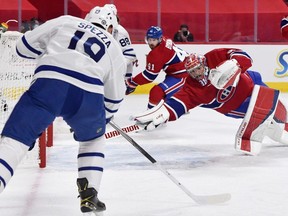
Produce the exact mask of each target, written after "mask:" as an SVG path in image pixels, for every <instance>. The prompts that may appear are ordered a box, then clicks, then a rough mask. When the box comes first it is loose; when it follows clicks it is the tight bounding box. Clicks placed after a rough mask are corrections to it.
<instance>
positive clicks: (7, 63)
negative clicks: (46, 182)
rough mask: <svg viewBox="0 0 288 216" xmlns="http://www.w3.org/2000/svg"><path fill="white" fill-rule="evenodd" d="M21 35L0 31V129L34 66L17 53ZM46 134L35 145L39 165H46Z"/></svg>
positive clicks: (26, 85)
mask: <svg viewBox="0 0 288 216" xmlns="http://www.w3.org/2000/svg"><path fill="white" fill-rule="evenodd" d="M21 36H22V33H20V32H16V31H7V32H5V33H0V131H2V129H3V126H4V124H5V122H6V121H7V118H8V117H9V115H10V114H11V111H12V110H13V108H14V106H15V104H16V103H17V101H18V100H19V98H20V96H21V95H22V94H23V93H24V91H25V90H26V89H27V88H28V87H29V86H30V83H31V81H32V78H33V72H34V69H35V66H36V62H35V61H33V60H30V59H24V58H21V57H19V56H18V55H17V53H16V42H17V40H18V39H19V38H20V37H21ZM48 136H51V134H49V133H45V132H44V133H43V135H42V136H41V138H40V139H39V140H40V141H41V142H42V143H41V142H40V143H39V145H35V150H34V151H35V152H37V154H36V156H35V157H36V160H37V161H38V162H39V165H40V167H45V166H46V154H45V155H43V154H44V153H45V151H46V147H45V146H46V144H47V138H48ZM51 141H52V140H51ZM37 143H38V142H37ZM50 145H51V144H50ZM43 146H44V148H43ZM41 151H42V152H41ZM43 151H44V153H43ZM34 154H35V153H34Z"/></svg>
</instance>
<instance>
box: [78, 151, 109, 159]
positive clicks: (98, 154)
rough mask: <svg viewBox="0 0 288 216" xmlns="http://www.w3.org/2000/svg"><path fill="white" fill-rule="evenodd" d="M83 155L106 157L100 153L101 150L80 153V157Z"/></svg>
mask: <svg viewBox="0 0 288 216" xmlns="http://www.w3.org/2000/svg"><path fill="white" fill-rule="evenodd" d="M81 157H102V158H104V157H105V156H104V154H103V153H100V152H87V153H82V154H78V158H81Z"/></svg>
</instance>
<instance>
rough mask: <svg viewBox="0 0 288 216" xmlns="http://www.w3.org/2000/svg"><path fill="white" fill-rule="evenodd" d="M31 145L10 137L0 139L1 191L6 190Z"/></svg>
mask: <svg viewBox="0 0 288 216" xmlns="http://www.w3.org/2000/svg"><path fill="white" fill-rule="evenodd" d="M28 149H29V147H28V146H27V145H24V144H23V143H21V142H18V141H16V140H14V139H11V138H9V137H2V138H1V139H0V181H1V186H0V193H1V192H2V191H3V190H4V188H5V187H6V185H7V184H8V182H9V181H10V179H11V177H12V176H13V174H14V171H15V169H16V167H17V166H18V164H19V163H20V162H21V160H22V159H23V157H24V156H25V154H26V153H27V152H28Z"/></svg>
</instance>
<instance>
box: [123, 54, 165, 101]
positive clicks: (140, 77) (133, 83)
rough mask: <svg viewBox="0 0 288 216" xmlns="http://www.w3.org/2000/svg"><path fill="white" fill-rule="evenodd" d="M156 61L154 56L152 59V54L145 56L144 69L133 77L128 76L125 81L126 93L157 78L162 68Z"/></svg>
mask: <svg viewBox="0 0 288 216" xmlns="http://www.w3.org/2000/svg"><path fill="white" fill-rule="evenodd" d="M157 61H158V60H157V59H156V58H154V59H153V57H152V56H150V55H148V56H147V63H146V68H145V70H144V71H142V72H141V73H139V74H137V75H136V76H135V77H130V78H128V79H127V80H126V81H125V82H126V86H127V90H126V95H128V94H130V93H132V92H134V91H135V89H136V87H137V86H138V85H144V84H147V83H151V82H153V81H154V80H155V79H156V78H157V76H158V75H159V73H160V71H161V69H162V68H161V67H160V64H159V63H158V62H157Z"/></svg>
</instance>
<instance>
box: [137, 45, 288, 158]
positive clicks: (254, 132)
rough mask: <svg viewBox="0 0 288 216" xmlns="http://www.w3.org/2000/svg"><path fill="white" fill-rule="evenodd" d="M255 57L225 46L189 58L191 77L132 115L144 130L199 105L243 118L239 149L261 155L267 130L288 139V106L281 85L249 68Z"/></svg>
mask: <svg viewBox="0 0 288 216" xmlns="http://www.w3.org/2000/svg"><path fill="white" fill-rule="evenodd" d="M251 65H252V59H251V57H250V56H249V55H248V54H247V53H246V52H244V51H243V50H240V49H229V48H221V49H215V50H212V51H210V52H208V53H206V54H205V55H198V54H190V56H189V57H188V58H187V59H186V60H185V67H186V70H187V72H188V73H189V75H190V76H189V77H188V78H187V79H186V82H185V84H184V86H183V88H182V89H181V90H180V91H179V92H177V93H176V94H174V95H173V96H172V97H171V98H170V99H168V100H166V101H165V102H164V101H161V102H160V103H159V104H158V105H157V106H156V107H154V108H153V109H150V110H147V111H145V112H143V113H140V114H136V115H133V116H132V119H133V120H135V121H136V123H137V124H139V125H140V126H143V127H144V129H146V130H153V129H154V128H156V127H158V126H159V125H161V124H164V123H165V122H167V121H174V120H177V119H178V118H179V117H180V116H182V115H183V114H185V113H187V112H188V111H189V110H190V109H193V108H195V107H197V106H201V107H203V108H208V109H213V110H215V111H217V112H219V113H222V114H224V115H226V116H227V117H232V118H242V119H243V121H242V123H241V125H240V127H239V129H238V132H237V134H236V136H235V149H236V150H238V151H241V152H244V153H246V154H250V155H257V154H258V153H259V152H260V150H261V146H262V141H263V139H264V137H265V136H268V137H270V138H271V139H273V140H275V141H277V142H280V143H283V144H288V123H287V122H288V121H287V106H286V105H285V104H284V103H283V101H282V100H281V98H280V92H279V91H278V90H275V89H272V88H269V87H267V86H266V85H265V83H264V82H263V81H262V78H261V75H260V73H258V72H255V71H251V70H248V68H250V67H251Z"/></svg>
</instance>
